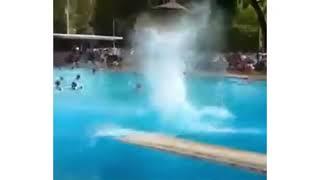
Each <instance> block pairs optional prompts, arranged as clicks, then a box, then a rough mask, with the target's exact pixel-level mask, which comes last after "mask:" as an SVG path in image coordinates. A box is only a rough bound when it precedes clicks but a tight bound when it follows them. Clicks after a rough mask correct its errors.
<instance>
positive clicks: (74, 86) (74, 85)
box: [54, 69, 142, 91]
mask: <svg viewBox="0 0 320 180" xmlns="http://www.w3.org/2000/svg"><path fill="white" fill-rule="evenodd" d="M92 71H93V73H95V71H96V69H92ZM62 81H64V78H63V77H62V76H60V77H59V78H58V79H57V80H56V81H55V82H54V85H55V89H56V90H58V91H62V90H63V88H62V85H61V84H62ZM134 88H135V90H137V91H139V90H141V89H142V85H141V84H140V83H136V84H135V87H134ZM70 89H71V90H80V89H83V86H82V85H81V84H80V74H77V76H76V78H75V79H74V80H73V81H72V82H71V86H70Z"/></svg>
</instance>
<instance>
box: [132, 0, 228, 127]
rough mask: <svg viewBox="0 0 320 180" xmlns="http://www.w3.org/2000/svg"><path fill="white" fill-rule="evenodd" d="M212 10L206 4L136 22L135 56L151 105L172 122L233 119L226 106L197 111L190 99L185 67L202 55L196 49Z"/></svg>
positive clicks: (140, 19)
mask: <svg viewBox="0 0 320 180" xmlns="http://www.w3.org/2000/svg"><path fill="white" fill-rule="evenodd" d="M209 7H210V6H208V4H206V3H205V4H200V5H199V4H198V5H196V6H194V8H193V9H192V10H191V11H190V12H189V13H187V14H184V15H181V14H179V15H172V14H170V15H169V18H168V15H164V16H166V17H164V18H163V19H161V18H159V17H154V16H152V15H148V14H144V15H142V16H141V17H140V18H138V20H137V24H136V33H135V34H134V40H135V45H136V46H137V49H136V50H137V54H136V55H137V56H139V57H138V58H137V59H141V60H142V64H143V72H144V76H145V78H146V80H147V82H148V85H149V86H150V88H151V97H150V99H151V103H152V105H153V106H155V108H156V109H158V110H159V111H160V112H161V113H162V114H163V115H164V116H165V117H168V116H169V117H171V118H169V119H184V120H187V119H193V120H194V119H201V117H203V116H211V117H213V118H214V119H227V118H231V117H233V114H232V113H231V112H229V111H228V109H226V108H225V107H215V106H212V107H205V108H196V107H194V106H193V105H192V103H191V102H190V101H189V100H188V99H187V89H186V85H185V72H186V71H187V68H186V67H187V65H188V62H190V61H192V60H195V57H200V56H201V54H199V53H197V51H196V50H195V47H197V45H198V41H197V40H198V35H199V34H200V33H201V32H203V29H205V28H206V26H207V25H208V22H209V15H210V8H209ZM163 21H166V22H165V23H163ZM192 57H193V58H192ZM188 70H190V69H188ZM177 115H178V116H179V117H176V116H177ZM172 116H174V118H173V117H172ZM185 122H187V121H185Z"/></svg>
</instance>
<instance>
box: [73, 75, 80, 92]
mask: <svg viewBox="0 0 320 180" xmlns="http://www.w3.org/2000/svg"><path fill="white" fill-rule="evenodd" d="M79 79H80V74H78V75H77V76H76V79H75V80H74V81H73V82H72V83H71V89H72V90H78V89H82V88H83V87H82V86H81V85H79V83H78V81H79Z"/></svg>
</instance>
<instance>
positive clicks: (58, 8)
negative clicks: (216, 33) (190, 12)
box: [53, 0, 266, 49]
mask: <svg viewBox="0 0 320 180" xmlns="http://www.w3.org/2000/svg"><path fill="white" fill-rule="evenodd" d="M166 1H168V0H166ZM200 1H203V0H177V2H178V3H181V4H187V3H193V2H200ZM209 1H210V3H211V7H212V8H213V9H212V14H211V15H212V16H215V13H217V12H218V11H217V9H219V12H218V13H220V11H222V12H223V14H224V21H225V22H224V25H225V27H224V29H225V30H224V31H225V33H224V34H225V36H226V37H228V40H227V41H228V43H227V44H228V46H230V48H231V49H234V48H238V47H244V46H247V45H248V48H253V49H254V48H256V47H258V45H257V43H258V34H259V33H258V31H259V23H258V21H257V16H256V12H255V10H254V9H253V8H252V6H251V5H250V3H249V2H250V0H209ZM260 1H261V3H260V4H259V5H260V6H261V7H262V9H263V10H264V12H265V13H266V0H260ZM53 2H54V32H59V33H66V32H67V30H66V29H67V25H66V24H67V22H66V19H67V17H66V9H67V0H54V1H53ZM69 2H70V6H69V9H68V12H69V14H70V15H69V20H70V22H69V27H70V29H71V33H81V34H83V33H89V34H90V33H94V34H101V35H112V23H113V19H115V23H116V34H117V35H122V36H126V34H127V33H128V32H129V31H130V30H131V29H132V28H133V26H134V23H135V20H136V17H137V15H138V14H140V13H141V12H143V11H145V10H148V8H150V6H156V5H159V4H161V3H162V2H164V1H163V0H69Z"/></svg>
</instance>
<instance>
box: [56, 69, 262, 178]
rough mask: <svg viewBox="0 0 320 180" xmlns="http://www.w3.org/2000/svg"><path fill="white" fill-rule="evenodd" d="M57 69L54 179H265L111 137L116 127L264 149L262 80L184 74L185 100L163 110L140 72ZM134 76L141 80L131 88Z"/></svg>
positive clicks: (133, 83) (220, 165) (236, 146)
mask: <svg viewBox="0 0 320 180" xmlns="http://www.w3.org/2000/svg"><path fill="white" fill-rule="evenodd" d="M77 74H80V75H81V79H80V82H81V83H82V84H83V85H84V89H83V90H80V91H71V90H69V89H68V86H69V85H70V84H71V82H72V80H73V79H74V78H75V76H76V75H77ZM59 76H63V77H64V80H63V83H62V86H64V87H65V88H64V90H63V91H62V92H58V91H55V90H54V179H55V180H67V179H86V180H88V179H89V180H90V179H92V180H100V179H106V180H108V179H112V180H126V179H129V180H131V179H139V180H144V179H148V180H158V179H159V180H160V179H161V180H163V179H192V180H194V179H199V180H206V179H208V180H209V179H210V180H213V179H221V180H228V179H245V180H250V179H266V176H265V175H262V174H256V173H254V172H250V171H247V170H243V169H238V168H235V167H231V166H227V165H223V164H219V163H212V162H207V161H203V160H199V159H194V158H190V157H186V156H180V155H176V154H171V153H167V152H162V151H158V150H153V149H148V148H143V147H139V146H135V145H130V144H125V143H122V142H119V141H117V140H115V139H114V138H113V137H114V136H117V134H119V133H121V132H123V131H126V132H127V131H128V132H130V131H147V132H160V133H164V134H168V135H172V136H177V137H182V138H186V139H192V140H197V141H200V142H206V143H212V144H218V145H223V146H228V147H233V148H237V149H243V150H250V151H256V152H261V153H266V81H251V82H247V81H246V80H241V79H233V78H217V77H198V76H186V77H185V87H186V92H187V93H186V94H187V97H186V99H187V102H188V105H187V107H188V108H179V107H178V108H177V109H176V110H175V111H174V112H171V113H170V114H167V113H164V112H163V111H162V110H161V108H159V107H158V106H154V104H153V102H152V96H153V94H152V93H151V88H150V87H148V84H147V83H146V82H145V80H144V78H143V77H142V76H141V75H137V74H134V73H130V72H127V73H124V72H103V71H98V72H97V73H96V74H92V72H91V71H90V70H89V69H75V70H70V69H61V70H58V69H55V70H54V77H59ZM137 82H139V83H141V84H142V86H143V88H142V89H141V90H139V91H137V90H135V88H134V85H135V84H136V83H137ZM163 88H171V87H163ZM164 114H165V115H164Z"/></svg>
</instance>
